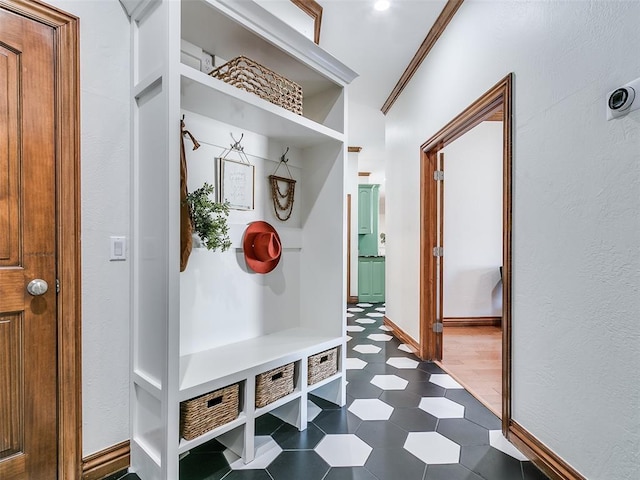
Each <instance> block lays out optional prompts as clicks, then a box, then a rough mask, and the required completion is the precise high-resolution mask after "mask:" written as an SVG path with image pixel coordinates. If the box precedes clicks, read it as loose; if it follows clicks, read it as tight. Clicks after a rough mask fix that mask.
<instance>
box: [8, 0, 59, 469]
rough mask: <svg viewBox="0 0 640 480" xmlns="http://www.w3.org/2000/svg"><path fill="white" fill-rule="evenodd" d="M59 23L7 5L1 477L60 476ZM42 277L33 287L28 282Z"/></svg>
mask: <svg viewBox="0 0 640 480" xmlns="http://www.w3.org/2000/svg"><path fill="white" fill-rule="evenodd" d="M54 53H55V52H54V34H53V29H52V28H51V27H49V26H46V25H44V24H42V23H39V22H37V21H34V20H30V19H28V18H25V17H22V16H20V15H18V14H15V13H11V12H8V11H6V10H0V478H2V479H4V480H13V479H34V480H35V479H37V480H48V479H55V478H57V470H58V465H57V464H58V460H57V453H58V451H57V447H58V443H57V442H58V431H57V429H58V413H57V412H58V405H57V375H58V369H57V353H56V350H57V335H58V331H57V313H56V311H57V298H56V223H55V222H56V191H55V188H56V175H55V171H56V147H55V145H56V141H55V139H56V136H55V135H56V130H55V119H56V115H55V91H54V89H55V82H54V73H55V71H54V68H55V57H54ZM36 279H41V280H43V281H44V282H46V283H47V284H48V290H46V292H42V290H44V288H43V287H44V283H40V285H39V287H40V290H39V291H40V292H42V293H41V294H38V293H39V292H38V291H37V290H38V289H37V288H36V289H32V293H33V294H30V293H29V292H28V290H27V285H28V284H29V283H30V282H31V281H32V280H36Z"/></svg>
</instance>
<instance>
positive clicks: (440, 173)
mask: <svg viewBox="0 0 640 480" xmlns="http://www.w3.org/2000/svg"><path fill="white" fill-rule="evenodd" d="M433 179H434V180H435V181H436V182H441V181H443V180H444V171H443V170H436V171H435V172H433Z"/></svg>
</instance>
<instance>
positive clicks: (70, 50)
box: [0, 0, 82, 480]
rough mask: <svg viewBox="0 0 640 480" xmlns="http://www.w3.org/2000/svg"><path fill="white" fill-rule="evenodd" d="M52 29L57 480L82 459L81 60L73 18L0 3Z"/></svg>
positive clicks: (32, 2) (75, 470)
mask: <svg viewBox="0 0 640 480" xmlns="http://www.w3.org/2000/svg"><path fill="white" fill-rule="evenodd" d="M0 6H1V7H2V8H5V9H6V10H8V11H12V12H15V13H17V14H19V15H23V16H25V17H28V18H31V19H34V20H36V21H38V22H41V23H43V24H45V25H48V26H50V27H51V28H52V29H53V37H54V44H55V52H56V61H55V63H56V65H55V74H54V75H55V85H56V90H55V97H56V98H55V100H54V102H55V109H56V134H55V137H54V141H55V145H56V176H57V184H56V215H57V219H58V225H57V229H58V231H57V243H58V249H57V262H56V268H57V271H58V280H59V282H60V293H59V294H58V312H57V314H58V365H57V371H58V400H59V401H58V478H59V479H60V480H76V479H78V478H79V477H80V471H81V463H82V462H81V457H82V418H81V416H82V401H81V399H82V397H81V379H80V366H81V352H80V345H81V334H80V324H81V304H80V302H81V296H80V293H81V292H80V271H81V270H80V265H81V256H80V253H81V252H80V133H79V132H80V87H79V85H80V62H79V20H78V18H77V17H75V16H73V15H70V14H68V13H65V12H63V11H62V10H59V9H57V8H54V7H51V6H50V5H47V4H46V3H43V2H40V1H38V0H0Z"/></svg>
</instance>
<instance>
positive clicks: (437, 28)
mask: <svg viewBox="0 0 640 480" xmlns="http://www.w3.org/2000/svg"><path fill="white" fill-rule="evenodd" d="M463 1H464V0H448V1H447V3H446V5H445V6H444V8H443V9H442V12H440V15H439V16H438V18H437V19H436V21H435V22H434V23H433V26H432V27H431V30H429V33H427V36H426V37H425V39H424V40H423V41H422V44H421V45H420V47H419V48H418V51H417V52H416V54H415V55H414V56H413V58H412V59H411V61H410V62H409V65H408V66H407V68H406V69H405V71H404V73H403V74H402V76H401V77H400V80H398V83H396V86H395V87H393V90H392V91H391V93H390V94H389V97H388V98H387V100H386V101H385V102H384V105H382V108H381V109H380V110H382V113H383V114H385V115H386V114H387V113H388V112H389V110H390V109H391V107H392V106H393V104H394V103H395V101H396V100H397V99H398V97H399V96H400V94H401V93H402V91H403V90H404V88H405V87H406V86H407V85H408V83H409V81H410V80H411V79H412V78H413V76H414V75H415V73H416V71H417V70H418V67H420V65H421V64H422V62H423V61H424V59H425V58H427V55H429V52H430V51H431V49H432V48H433V46H434V45H435V44H436V42H437V41H438V39H439V38H440V36H441V35H442V33H443V32H444V30H445V28H447V25H449V22H450V21H451V19H452V18H453V16H454V15H455V13H456V12H457V11H458V9H459V8H460V5H462V2H463Z"/></svg>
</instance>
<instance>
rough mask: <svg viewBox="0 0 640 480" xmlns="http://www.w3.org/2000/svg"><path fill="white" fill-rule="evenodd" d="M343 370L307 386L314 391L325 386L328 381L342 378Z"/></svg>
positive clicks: (310, 390) (308, 389)
mask: <svg viewBox="0 0 640 480" xmlns="http://www.w3.org/2000/svg"><path fill="white" fill-rule="evenodd" d="M342 374H343V372H341V371H338V373H334V374H333V375H331V376H330V377H327V378H325V379H324V380H320V381H319V382H318V383H314V384H313V385H309V386H308V387H307V391H308V392H313V391H314V390H316V389H318V388H320V387H324V386H325V385H326V384H327V383H331V382H333V381H334V380H340V379H341V378H342Z"/></svg>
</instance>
